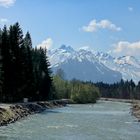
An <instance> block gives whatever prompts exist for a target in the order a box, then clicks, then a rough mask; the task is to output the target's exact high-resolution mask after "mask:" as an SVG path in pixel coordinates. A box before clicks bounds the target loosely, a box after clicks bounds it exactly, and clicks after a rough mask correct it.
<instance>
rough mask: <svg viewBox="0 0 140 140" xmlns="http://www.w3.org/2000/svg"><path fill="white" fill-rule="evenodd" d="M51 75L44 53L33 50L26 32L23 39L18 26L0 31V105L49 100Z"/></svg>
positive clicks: (42, 50) (39, 50)
mask: <svg viewBox="0 0 140 140" xmlns="http://www.w3.org/2000/svg"><path fill="white" fill-rule="evenodd" d="M50 75H51V73H50V69H49V63H48V60H47V57H46V50H45V49H41V48H40V49H33V48H32V41H31V36H30V34H29V32H27V34H26V35H25V37H23V33H22V29H21V28H20V25H19V23H16V24H14V25H12V26H10V27H9V29H7V28H6V26H4V28H3V30H2V31H1V30H0V101H1V102H17V101H18V102H19V101H22V100H23V98H29V100H30V101H33V100H47V99H49V98H50V97H51V94H50V89H51V85H52V84H51V83H52V80H51V76H50Z"/></svg>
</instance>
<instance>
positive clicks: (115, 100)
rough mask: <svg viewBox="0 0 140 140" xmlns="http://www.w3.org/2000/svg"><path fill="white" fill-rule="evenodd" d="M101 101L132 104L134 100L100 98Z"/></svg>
mask: <svg viewBox="0 0 140 140" xmlns="http://www.w3.org/2000/svg"><path fill="white" fill-rule="evenodd" d="M100 100H101V101H112V102H123V103H133V102H134V100H131V99H116V98H100Z"/></svg>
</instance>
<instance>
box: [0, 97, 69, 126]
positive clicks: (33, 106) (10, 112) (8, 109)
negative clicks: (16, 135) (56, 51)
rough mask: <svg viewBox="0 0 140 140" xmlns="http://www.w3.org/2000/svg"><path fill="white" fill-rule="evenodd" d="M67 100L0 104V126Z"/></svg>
mask: <svg viewBox="0 0 140 140" xmlns="http://www.w3.org/2000/svg"><path fill="white" fill-rule="evenodd" d="M67 103H69V101H68V100H53V101H43V102H29V103H16V104H0V126H3V125H7V124H9V123H13V122H15V121H17V120H19V119H21V118H24V117H26V116H28V115H31V114H35V113H40V112H42V111H44V110H46V109H51V108H56V107H63V106H66V104H67Z"/></svg>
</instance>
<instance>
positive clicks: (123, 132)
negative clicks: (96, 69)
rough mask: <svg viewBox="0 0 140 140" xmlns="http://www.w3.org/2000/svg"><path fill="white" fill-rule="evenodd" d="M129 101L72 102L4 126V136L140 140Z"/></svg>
mask: <svg viewBox="0 0 140 140" xmlns="http://www.w3.org/2000/svg"><path fill="white" fill-rule="evenodd" d="M130 107H131V105H130V104H129V103H120V102H111V101H98V102H97V103H96V104H86V105H79V104H77V105H68V106H67V107H63V108H57V109H52V110H46V111H44V112H43V113H40V114H35V115H31V116H28V117H27V118H24V119H22V120H20V121H18V122H16V123H13V124H10V125H8V126H3V127H0V140H140V123H138V122H137V120H136V118H135V117H134V116H131V113H130Z"/></svg>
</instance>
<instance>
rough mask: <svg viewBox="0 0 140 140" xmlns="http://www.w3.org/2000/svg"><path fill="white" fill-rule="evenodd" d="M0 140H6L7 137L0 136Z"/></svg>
mask: <svg viewBox="0 0 140 140" xmlns="http://www.w3.org/2000/svg"><path fill="white" fill-rule="evenodd" d="M0 140H8V137H7V136H0Z"/></svg>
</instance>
